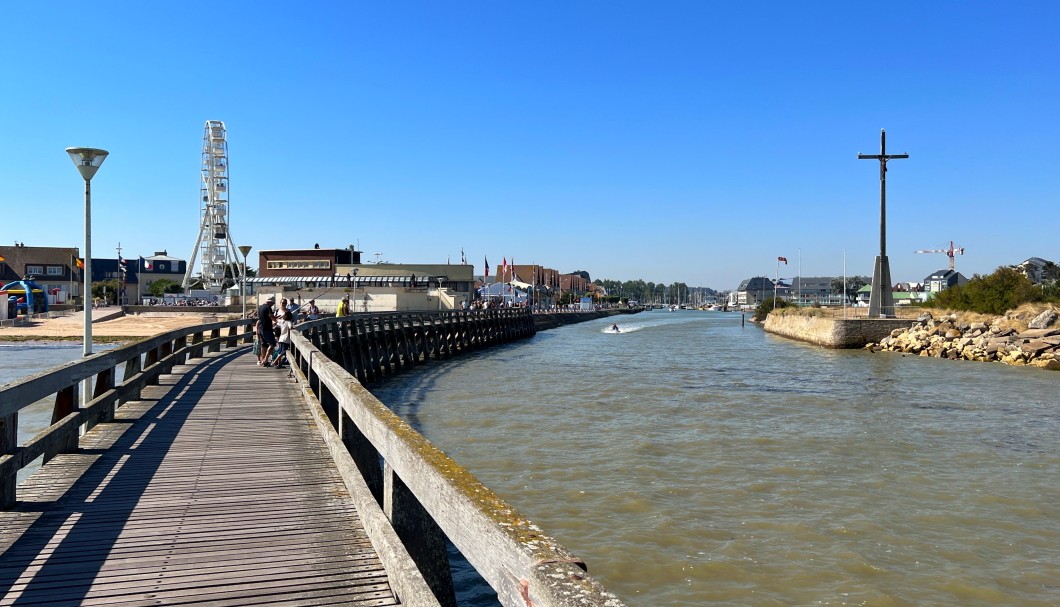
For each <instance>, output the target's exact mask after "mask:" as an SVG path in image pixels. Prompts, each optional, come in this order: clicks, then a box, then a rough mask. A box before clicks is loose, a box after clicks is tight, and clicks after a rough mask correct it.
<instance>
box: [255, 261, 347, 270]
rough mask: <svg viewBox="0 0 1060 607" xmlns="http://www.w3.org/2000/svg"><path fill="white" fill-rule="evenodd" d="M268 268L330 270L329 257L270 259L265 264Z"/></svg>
mask: <svg viewBox="0 0 1060 607" xmlns="http://www.w3.org/2000/svg"><path fill="white" fill-rule="evenodd" d="M266 267H268V269H270V270H330V269H331V260H330V259H291V260H279V261H270V262H268V264H267V266H266Z"/></svg>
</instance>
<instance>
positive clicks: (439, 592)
mask: <svg viewBox="0 0 1060 607" xmlns="http://www.w3.org/2000/svg"><path fill="white" fill-rule="evenodd" d="M383 483H384V492H383V512H384V513H386V516H387V518H389V519H390V523H391V525H393V527H394V531H395V532H397V534H398V537H399V538H401V543H402V544H404V546H405V548H406V549H407V550H408V552H409V556H411V557H412V560H413V561H415V562H416V566H417V567H418V568H419V570H420V573H422V574H423V578H424V579H425V580H426V581H427V585H428V586H430V588H431V591H432V592H434V596H435V598H437V599H438V602H439V603H441V604H442V605H443V607H456V592H455V591H454V590H453V574H452V570H451V569H450V568H449V555H448V554H446V551H445V534H444V533H442V530H441V529H440V528H439V527H438V524H437V523H435V522H434V519H432V518H431V515H430V514H429V513H428V512H427V510H425V509H424V507H423V505H421V504H420V502H419V501H418V500H417V499H416V496H415V495H412V492H411V491H409V490H408V487H406V486H405V483H403V482H402V481H401V479H400V478H398V477H397V475H395V474H394V471H393V470H392V469H391V468H390V465H389V464H386V463H384V465H383Z"/></svg>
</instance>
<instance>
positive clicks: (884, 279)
mask: <svg viewBox="0 0 1060 607" xmlns="http://www.w3.org/2000/svg"><path fill="white" fill-rule="evenodd" d="M895 158H909V154H888V153H887V131H886V130H884V129H880V153H879V154H860V153H859V154H858V160H879V161H880V254H879V256H878V257H877V258H876V265H875V267H874V268H873V270H872V291H871V292H870V294H869V318H880V317H892V316H894V295H892V294H891V267H890V264H889V263H888V261H887V161H888V160H892V159H895Z"/></svg>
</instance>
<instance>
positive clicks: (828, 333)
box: [763, 314, 913, 348]
mask: <svg viewBox="0 0 1060 607" xmlns="http://www.w3.org/2000/svg"><path fill="white" fill-rule="evenodd" d="M912 323H913V321H912V320H909V319H901V318H872V319H869V318H849V319H848V318H821V317H818V316H799V315H795V314H785V315H783V316H781V315H779V314H770V315H769V316H767V317H766V322H765V324H764V325H763V328H764V329H765V330H766V331H767V332H769V333H773V334H776V335H780V336H782V337H788V338H791V339H797V340H799V341H806V342H810V343H812V344H817V345H818V346H824V347H826V348H861V347H864V346H865V345H866V344H869V343H872V342H878V341H880V340H881V339H883V338H884V337H887V336H888V335H890V334H891V331H893V330H895V329H908V328H909V326H910V325H911V324H912Z"/></svg>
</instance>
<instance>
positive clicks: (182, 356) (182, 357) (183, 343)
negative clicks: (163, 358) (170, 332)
mask: <svg viewBox="0 0 1060 607" xmlns="http://www.w3.org/2000/svg"><path fill="white" fill-rule="evenodd" d="M186 347H188V336H187V335H181V336H180V337H178V338H177V340H176V342H175V343H174V344H173V348H174V350H175V351H176V352H180V353H179V354H177V356H176V358H174V362H175V363H176V364H178V365H183V364H187V362H188V353H187V352H181V350H183V349H184V348H186Z"/></svg>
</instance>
